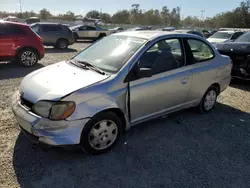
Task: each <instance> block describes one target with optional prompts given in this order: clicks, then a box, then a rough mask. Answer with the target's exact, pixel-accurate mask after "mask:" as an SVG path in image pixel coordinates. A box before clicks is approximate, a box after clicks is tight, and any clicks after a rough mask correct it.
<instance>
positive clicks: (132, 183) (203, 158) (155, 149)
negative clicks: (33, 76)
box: [0, 42, 250, 188]
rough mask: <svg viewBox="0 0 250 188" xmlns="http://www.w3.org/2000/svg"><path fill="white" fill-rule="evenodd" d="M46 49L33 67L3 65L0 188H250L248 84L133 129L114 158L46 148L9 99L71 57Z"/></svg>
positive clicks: (79, 46) (0, 72)
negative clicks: (40, 72)
mask: <svg viewBox="0 0 250 188" xmlns="http://www.w3.org/2000/svg"><path fill="white" fill-rule="evenodd" d="M87 45H89V44H88V43H85V42H79V43H76V44H74V45H73V46H71V47H70V49H68V50H67V51H64V52H62V51H58V50H55V49H52V48H47V49H46V56H45V58H44V59H42V60H41V61H40V62H39V65H37V66H35V67H33V68H23V67H19V66H17V65H14V64H11V63H1V64H0V187H4V188H8V187H23V188H27V187H54V188H56V187H58V188H62V187H67V188H69V187H84V188H97V187H98V188H99V187H102V188H113V187H114V188H118V187H124V188H130V187H136V188H140V187H157V188H158V187H159V188H160V187H199V188H200V187H249V186H250V173H249V172H250V162H249V161H250V83H249V82H240V81H234V82H233V83H232V84H231V86H230V87H229V88H228V89H227V90H226V91H224V92H223V93H222V94H221V95H220V96H219V98H218V105H217V107H216V108H215V109H214V111H212V112H211V113H209V114H206V115H200V114H198V113H197V112H196V111H195V110H193V109H189V110H185V111H182V112H178V113H175V114H171V115H169V116H168V117H165V118H161V119H158V120H154V121H150V122H147V123H143V124H141V125H138V126H136V127H133V128H132V129H131V130H130V131H129V132H127V133H126V135H125V136H124V137H123V138H122V140H121V142H120V143H119V144H117V146H116V147H115V148H114V149H113V150H112V151H111V152H109V153H107V154H104V155H100V156H89V155H86V154H84V153H82V152H80V151H79V150H78V149H76V148H74V150H66V149H49V150H42V149H38V148H34V147H32V145H31V144H30V143H29V142H28V140H27V139H26V138H25V137H24V136H23V135H22V134H21V133H20V129H19V127H18V126H17V123H16V121H15V119H14V116H13V114H12V112H11V107H10V104H11V97H12V94H13V92H14V91H16V90H17V89H18V86H19V85H20V83H21V81H22V78H23V77H24V76H25V75H27V74H28V73H30V72H32V71H33V70H36V69H38V68H41V67H43V66H47V65H50V64H53V63H56V62H59V61H62V60H65V59H68V58H70V57H71V56H73V55H74V54H76V53H77V52H78V51H80V50H81V49H84V48H85V47H86V46H87Z"/></svg>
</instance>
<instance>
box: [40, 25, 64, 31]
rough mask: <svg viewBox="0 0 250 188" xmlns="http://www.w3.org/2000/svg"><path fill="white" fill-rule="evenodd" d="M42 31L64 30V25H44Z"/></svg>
mask: <svg viewBox="0 0 250 188" xmlns="http://www.w3.org/2000/svg"><path fill="white" fill-rule="evenodd" d="M42 31H43V32H53V31H62V26H61V25H43V26H42Z"/></svg>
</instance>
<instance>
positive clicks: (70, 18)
mask: <svg viewBox="0 0 250 188" xmlns="http://www.w3.org/2000/svg"><path fill="white" fill-rule="evenodd" d="M62 19H63V20H68V21H74V20H75V14H74V13H73V12H71V11H68V12H67V13H66V14H63V15H62Z"/></svg>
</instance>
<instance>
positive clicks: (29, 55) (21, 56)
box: [17, 49, 39, 67]
mask: <svg viewBox="0 0 250 188" xmlns="http://www.w3.org/2000/svg"><path fill="white" fill-rule="evenodd" d="M38 58H39V57H38V54H37V52H36V51H35V50H33V49H23V50H21V51H20V52H19V53H18V55H17V61H18V63H20V64H21V65H23V66H25V67H31V66H34V65H35V64H37V62H38Z"/></svg>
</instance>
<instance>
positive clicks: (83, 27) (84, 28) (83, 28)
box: [78, 26, 86, 31]
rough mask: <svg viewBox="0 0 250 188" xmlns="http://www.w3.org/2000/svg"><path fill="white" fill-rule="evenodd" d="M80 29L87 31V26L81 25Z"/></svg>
mask: <svg viewBox="0 0 250 188" xmlns="http://www.w3.org/2000/svg"><path fill="white" fill-rule="evenodd" d="M78 30H79V31H85V30H86V26H81V27H79V29H78Z"/></svg>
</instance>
